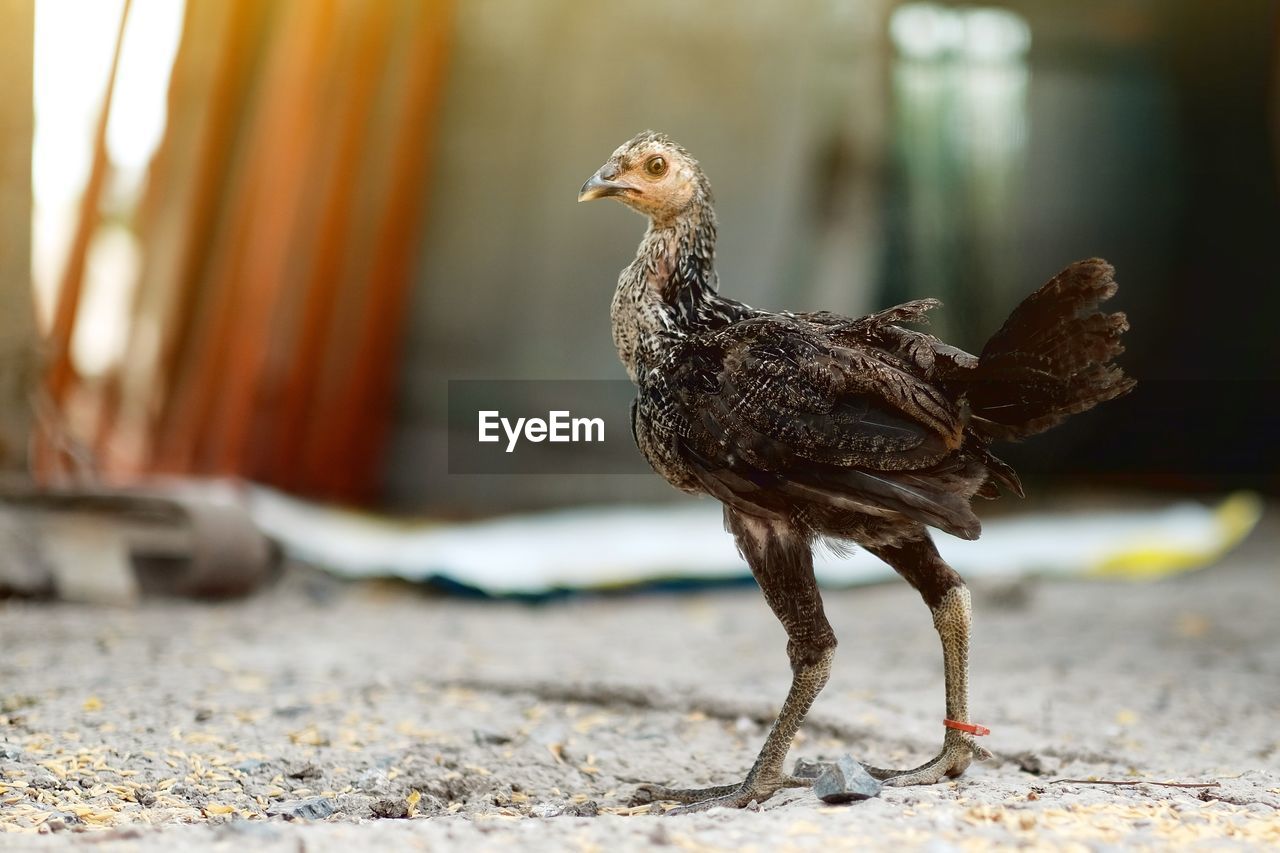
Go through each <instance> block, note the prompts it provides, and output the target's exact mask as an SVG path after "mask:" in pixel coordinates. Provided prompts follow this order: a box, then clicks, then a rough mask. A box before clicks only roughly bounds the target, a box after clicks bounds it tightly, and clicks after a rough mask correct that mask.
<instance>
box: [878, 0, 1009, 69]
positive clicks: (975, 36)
mask: <svg viewBox="0 0 1280 853" xmlns="http://www.w3.org/2000/svg"><path fill="white" fill-rule="evenodd" d="M889 36H890V38H891V39H892V40H893V44H894V47H895V48H897V50H898V53H899V54H900V55H902V56H904V57H907V58H908V59H920V60H932V59H946V58H952V57H961V58H965V59H971V60H977V61H980V62H1007V61H1009V60H1011V59H1018V58H1021V57H1022V56H1025V55H1026V53H1027V51H1028V50H1030V48H1031V27H1030V26H1028V25H1027V21H1026V19H1025V18H1023V17H1022V16H1021V15H1019V14H1018V13H1016V12H1011V11H1009V10H1007V9H996V8H990V7H955V6H939V5H937V4H935V3H905V4H903V5H901V6H899V7H898V8H897V9H895V10H894V12H893V16H892V17H891V18H890V19H889Z"/></svg>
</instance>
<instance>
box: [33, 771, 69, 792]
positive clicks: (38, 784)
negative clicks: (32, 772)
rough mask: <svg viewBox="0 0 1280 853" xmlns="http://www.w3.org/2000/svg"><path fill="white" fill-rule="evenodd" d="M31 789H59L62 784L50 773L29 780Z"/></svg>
mask: <svg viewBox="0 0 1280 853" xmlns="http://www.w3.org/2000/svg"><path fill="white" fill-rule="evenodd" d="M31 787H32V788H61V787H62V783H61V782H59V781H58V777H57V776H54V775H53V774H52V773H40V774H38V775H37V776H35V777H34V778H32V780H31Z"/></svg>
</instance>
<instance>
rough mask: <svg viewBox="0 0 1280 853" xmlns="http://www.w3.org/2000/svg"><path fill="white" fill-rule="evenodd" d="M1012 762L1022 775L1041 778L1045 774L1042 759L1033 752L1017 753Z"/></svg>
mask: <svg viewBox="0 0 1280 853" xmlns="http://www.w3.org/2000/svg"><path fill="white" fill-rule="evenodd" d="M1013 761H1014V763H1015V764H1017V765H1018V769H1019V770H1021V771H1022V772H1024V773H1030V774H1031V775H1032V776H1043V775H1044V774H1045V766H1044V759H1043V758H1041V757H1040V756H1038V755H1036V754H1035V753H1034V752H1019V753H1018V754H1017V755H1015V756H1013Z"/></svg>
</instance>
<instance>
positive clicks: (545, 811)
mask: <svg viewBox="0 0 1280 853" xmlns="http://www.w3.org/2000/svg"><path fill="white" fill-rule="evenodd" d="M564 805H565V804H564V803H536V804H534V806H533V808H531V809H529V814H531V815H533V816H534V817H559V816H560V815H562V814H564Z"/></svg>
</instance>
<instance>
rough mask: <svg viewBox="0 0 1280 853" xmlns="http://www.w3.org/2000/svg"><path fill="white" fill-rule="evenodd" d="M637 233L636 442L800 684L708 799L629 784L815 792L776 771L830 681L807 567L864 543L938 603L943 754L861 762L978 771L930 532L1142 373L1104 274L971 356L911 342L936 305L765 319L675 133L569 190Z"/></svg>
mask: <svg viewBox="0 0 1280 853" xmlns="http://www.w3.org/2000/svg"><path fill="white" fill-rule="evenodd" d="M606 198H609V199H615V200H617V201H619V202H621V203H622V204H624V205H626V206H627V207H629V208H631V209H632V210H633V211H636V212H638V213H640V214H642V215H643V216H645V217H646V218H647V219H648V227H647V229H646V230H645V232H644V236H643V238H642V239H641V241H640V245H639V248H638V250H637V251H636V256H635V259H634V260H632V261H631V263H630V264H628V265H627V266H626V267H625V268H624V269H623V270H622V272H621V274H620V275H619V277H618V281H617V286H616V290H615V291H614V295H613V299H612V303H611V307H610V319H611V325H612V332H613V341H614V344H615V346H616V348H617V351H618V356H619V358H620V359H621V361H622V364H623V366H624V367H625V368H626V371H627V375H628V376H629V377H630V379H631V381H632V383H633V384H634V385H635V386H636V396H635V399H634V400H633V401H632V404H631V412H630V417H631V431H632V435H633V437H634V439H635V443H636V445H637V446H638V447H639V450H640V452H641V453H642V454H643V455H644V457H645V458H646V459H647V460H648V462H649V464H650V465H651V467H652V468H653V469H654V470H655V471H656V472H657V473H658V474H659V475H661V476H662V477H663V478H664V479H666V480H667V481H668V482H669V483H670V484H671V485H673V486H675V487H676V488H677V489H679V490H681V491H684V492H688V493H692V494H701V495H709V496H711V497H712V498H715V499H717V500H719V501H720V502H721V504H723V510H724V522H725V527H726V529H727V531H728V532H729V533H730V534H732V536H733V538H734V540H735V542H736V544H737V547H738V550H739V552H740V554H741V555H742V557H743V558H744V559H745V560H746V562H747V564H748V566H749V567H750V569H751V572H752V575H753V576H754V577H755V579H756V581H757V583H758V585H759V587H760V590H761V591H762V592H763V594H764V598H765V601H766V602H767V604H768V606H769V608H770V609H771V610H772V611H773V613H774V615H775V616H776V617H777V619H778V620H779V621H780V622H781V623H782V627H783V628H784V629H785V631H786V635H787V655H788V659H789V661H790V664H791V673H792V678H791V686H790V689H789V691H788V693H787V695H786V698H785V700H784V701H783V704H782V706H781V710H780V711H779V713H778V716H777V719H776V721H775V722H774V724H773V726H772V728H771V729H770V731H769V733H768V735H767V737H766V739H765V741H764V744H763V745H762V747H761V749H760V751H759V753H758V755H757V757H756V759H755V761H754V763H753V764H752V765H751V767H750V769H749V770H748V771H747V773H746V775H745V778H743V779H742V780H741V781H739V782H734V783H732V784H728V785H720V786H715V787H711V788H673V787H667V786H663V785H657V784H649V785H643V786H641V787H640V788H639V789H638V791H637V794H638V795H640V796H642V797H643V799H647V800H650V801H657V800H662V801H673V802H675V803H679V804H682V805H680V806H678V807H677V808H676V809H675V811H684V812H687V811H701V810H705V809H709V808H713V807H717V806H723V807H730V808H743V807H745V806H747V805H749V804H750V803H751V802H753V801H756V802H763V801H764V800H766V799H767V798H769V797H771V796H773V795H774V794H776V793H777V792H778V791H779V790H782V789H785V788H793V787H802V786H805V785H811V784H812V779H811V778H799V777H798V776H796V775H792V774H789V773H787V772H785V770H784V764H785V760H786V756H787V753H788V751H789V750H790V748H791V745H792V742H793V740H794V738H795V735H796V733H797V731H798V730H799V728H800V726H801V724H802V722H803V720H804V718H805V715H806V714H807V713H808V711H809V708H810V707H811V705H812V703H813V701H814V699H815V698H816V697H817V695H818V694H819V692H820V691H821V690H822V688H823V687H824V686H825V685H826V683H827V680H828V677H829V676H830V673H831V665H832V659H833V655H834V653H835V649H836V636H835V633H834V632H833V630H832V628H831V625H830V623H829V622H828V620H827V617H826V614H825V611H824V609H823V602H822V597H821V594H820V592H819V589H818V585H817V582H816V581H815V579H814V573H813V552H814V549H815V548H816V547H821V546H825V545H831V546H833V547H836V548H842V547H843V548H847V547H849V546H860V547H862V548H865V549H866V550H868V551H869V552H870V553H872V554H873V555H875V556H876V557H877V558H879V559H880V560H882V561H884V562H885V563H887V564H888V565H889V566H890V567H892V568H893V569H894V570H895V571H896V572H897V573H898V574H899V575H901V576H902V577H903V578H904V579H905V580H906V581H907V582H908V583H909V584H910V585H911V586H913V587H914V588H915V589H916V590H917V591H918V592H919V594H920V595H921V597H922V598H923V600H924V602H925V604H926V605H927V606H928V607H929V609H930V611H931V613H932V617H933V624H934V627H935V629H936V631H937V633H938V635H939V638H940V640H941V645H942V656H943V683H944V695H945V708H946V716H945V718H944V721H943V726H944V731H943V740H942V746H941V748H940V750H939V752H938V754H937V755H936V756H935V757H934V758H932V759H930V760H929V761H927V762H925V763H923V764H921V765H919V766H917V767H914V768H909V769H900V770H899V769H887V768H878V767H871V766H868V767H867V768H866V769H867V771H868V772H869V773H870V775H872V776H874V777H875V778H876V779H878V780H880V781H881V783H882V784H885V785H892V786H900V785H921V784H932V783H936V782H939V781H942V780H944V779H947V778H951V777H956V776H959V775H961V774H963V773H964V772H965V770H966V769H968V767H969V766H970V764H971V762H972V761H974V760H984V759H987V758H990V757H991V756H990V753H989V752H988V751H987V750H986V749H984V748H983V747H982V746H980V745H979V744H978V742H977V741H976V739H975V738H976V737H978V736H981V735H984V734H988V733H989V730H987V729H986V728H985V727H984V726H981V725H979V724H976V723H973V722H972V721H971V720H970V714H969V704H968V668H969V661H968V658H969V636H970V629H971V624H972V605H971V601H970V595H969V591H968V588H967V587H966V585H965V582H964V580H963V579H962V578H961V577H960V575H959V574H958V573H957V572H956V571H955V570H953V569H952V568H951V567H950V566H949V565H948V564H947V563H946V562H945V561H944V560H943V559H942V557H941V556H940V555H939V553H938V550H937V547H936V546H935V544H934V541H933V538H932V536H931V534H930V530H931V529H937V530H942V531H945V532H946V533H950V534H952V535H954V536H958V537H960V538H961V539H976V538H977V537H978V536H979V534H980V532H981V523H980V521H979V519H978V517H977V515H976V514H975V513H974V511H973V508H972V500H973V499H974V498H975V497H981V498H995V497H998V496H999V495H1000V494H1001V492H1002V490H1003V491H1007V492H1011V493H1013V494H1016V495H1017V496H1019V497H1022V496H1023V495H1024V492H1023V488H1022V485H1021V483H1020V481H1019V479H1018V475H1017V473H1016V472H1015V471H1014V470H1013V468H1012V467H1010V466H1009V465H1008V464H1006V463H1005V462H1003V461H1002V460H1001V459H999V457H997V456H996V455H995V454H994V452H993V451H992V445H994V444H996V443H998V442H1008V441H1019V440H1021V439H1025V438H1028V437H1030V436H1032V435H1035V434H1037V433H1041V432H1044V431H1045V430H1047V429H1050V428H1051V427H1053V426H1056V425H1057V424H1060V423H1061V422H1063V421H1064V420H1066V419H1067V418H1068V417H1070V416H1072V415H1075V414H1079V413H1081V412H1084V411H1087V410H1089V409H1091V408H1093V407H1094V406H1097V405H1099V404H1100V403H1104V402H1106V401H1109V400H1112V399H1115V398H1117V397H1119V396H1121V395H1123V394H1125V393H1127V392H1128V391H1130V390H1131V389H1132V388H1133V387H1134V384H1135V383H1134V380H1133V379H1132V378H1130V377H1129V376H1127V375H1126V374H1125V372H1124V371H1123V369H1122V368H1121V367H1120V366H1119V365H1117V364H1116V363H1115V359H1116V358H1117V356H1119V355H1120V354H1121V353H1122V352H1123V351H1124V346H1123V343H1122V341H1121V336H1122V335H1123V333H1124V332H1125V331H1127V330H1128V328H1129V324H1128V321H1127V319H1126V317H1125V315H1124V314H1123V313H1120V312H1115V313H1106V312H1104V311H1103V310H1101V308H1100V305H1101V303H1103V302H1105V301H1107V300H1108V299H1110V298H1111V297H1112V296H1114V295H1115V293H1116V290H1117V285H1116V282H1115V277H1114V270H1113V268H1112V267H1111V265H1110V264H1108V263H1107V262H1106V261H1104V260H1101V259H1098V258H1091V259H1088V260H1082V261H1077V262H1075V263H1072V264H1071V265H1069V266H1067V267H1066V268H1065V269H1063V270H1062V271H1061V272H1060V273H1058V274H1057V275H1055V276H1054V277H1053V278H1052V279H1050V280H1049V281H1048V282H1047V283H1045V284H1044V285H1043V286H1041V287H1040V288H1039V289H1038V290H1035V291H1034V292H1033V293H1031V294H1030V295H1029V296H1028V297H1027V298H1026V299H1025V300H1024V301H1023V302H1022V303H1021V304H1020V305H1018V306H1017V307H1016V308H1015V309H1014V311H1013V313H1012V314H1011V315H1010V316H1009V318H1008V320H1007V321H1006V322H1005V323H1004V325H1003V326H1001V327H1000V329H999V330H998V331H996V332H995V334H994V335H992V336H991V338H990V339H989V340H988V341H987V342H986V344H985V346H984V347H983V348H982V351H981V353H979V354H978V355H976V356H975V355H972V354H970V353H967V352H965V351H963V350H961V349H958V348H956V347H953V346H950V345H948V344H946V343H943V342H942V341H941V340H939V339H938V338H936V337H934V336H932V335H930V334H928V333H926V332H923V331H920V330H919V329H918V328H912V327H913V326H915V327H918V326H920V325H922V324H924V323H925V322H926V321H927V315H928V313H929V312H930V311H931V310H933V309H935V308H937V307H938V306H939V305H940V303H939V302H938V301H937V300H935V299H919V300H915V301H911V302H906V303H904V304H901V305H897V306H894V307H891V308H888V309H885V310H882V311H878V312H876V313H873V314H871V315H869V316H864V317H845V316H841V315H839V314H836V313H832V312H828V311H816V312H805V313H800V312H785V311H784V312H769V311H763V310H758V309H755V308H752V307H751V306H749V305H746V304H744V303H741V302H737V301H735V300H733V299H730V298H727V297H724V296H721V295H720V293H719V279H718V275H717V272H716V236H717V225H716V214H715V209H714V203H713V198H712V194H711V186H710V183H709V181H708V180H707V177H706V175H705V173H704V172H703V169H702V167H701V165H700V164H699V163H698V161H697V160H695V159H694V158H693V157H692V156H691V155H690V153H689V152H688V151H687V150H686V149H685V148H683V147H682V146H680V145H678V144H677V143H675V142H673V141H672V140H671V139H670V138H669V137H668V136H666V135H665V134H662V133H658V132H655V131H648V130H647V131H643V132H641V133H639V134H638V135H636V136H635V137H634V138H632V139H631V140H629V141H627V142H625V143H624V144H623V145H621V146H620V147H618V149H617V150H615V151H614V152H613V154H612V155H611V156H610V157H609V158H608V160H607V161H606V162H605V163H604V165H603V166H601V167H600V168H599V169H598V170H597V171H596V172H595V173H594V174H593V175H592V176H591V177H590V178H588V179H587V181H586V182H585V183H584V184H583V185H582V188H581V190H580V191H579V193H578V201H579V202H585V201H591V200H594V199H606Z"/></svg>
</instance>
